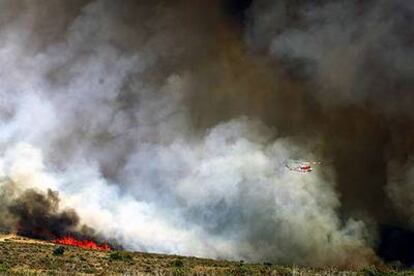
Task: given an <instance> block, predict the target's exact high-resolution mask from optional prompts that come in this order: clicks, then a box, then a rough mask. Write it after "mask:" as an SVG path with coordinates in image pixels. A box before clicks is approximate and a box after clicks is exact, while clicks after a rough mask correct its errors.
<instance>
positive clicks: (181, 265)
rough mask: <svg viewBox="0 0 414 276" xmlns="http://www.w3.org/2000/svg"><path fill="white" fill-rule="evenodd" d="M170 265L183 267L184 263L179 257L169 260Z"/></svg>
mask: <svg viewBox="0 0 414 276" xmlns="http://www.w3.org/2000/svg"><path fill="white" fill-rule="evenodd" d="M170 265H171V266H172V267H178V268H179V267H183V266H184V263H183V261H182V260H181V259H175V260H173V261H171V263H170Z"/></svg>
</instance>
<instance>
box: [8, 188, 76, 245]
mask: <svg viewBox="0 0 414 276" xmlns="http://www.w3.org/2000/svg"><path fill="white" fill-rule="evenodd" d="M9 212H10V214H11V215H12V216H14V217H16V218H18V220H17V227H16V228H17V229H16V230H17V233H18V234H20V235H24V236H27V237H33V238H46V239H50V238H55V237H61V236H64V235H67V234H69V233H70V231H74V228H75V227H76V225H77V224H78V222H79V218H78V216H77V215H76V213H75V211H73V210H64V211H59V197H58V195H57V194H56V193H54V192H52V191H51V190H49V191H48V192H47V194H46V195H43V194H41V193H38V192H36V191H34V190H26V191H25V192H24V193H23V194H22V195H21V196H20V197H19V198H17V199H16V200H15V201H14V202H12V203H11V204H10V206H9Z"/></svg>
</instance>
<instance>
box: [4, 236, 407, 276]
mask: <svg viewBox="0 0 414 276" xmlns="http://www.w3.org/2000/svg"><path fill="white" fill-rule="evenodd" d="M57 247H58V246H57V245H54V244H51V243H47V242H41V241H35V240H30V239H25V238H21V237H16V236H7V237H5V236H3V237H0V274H1V275H7V274H9V275H391V274H394V275H397V274H400V275H414V273H411V272H410V271H404V272H402V271H401V272H397V271H394V270H390V269H386V270H384V269H383V270H382V271H378V270H377V269H375V268H366V269H364V270H361V271H340V270H337V269H335V268H327V269H323V270H322V269H312V268H299V267H287V266H277V265H272V264H268V263H266V264H246V263H243V262H230V261H218V260H210V259H200V258H193V257H179V256H172V255H162V254H147V253H139V252H135V253H130V252H125V251H112V252H103V251H94V250H84V249H81V248H77V247H71V246H65V247H64V253H63V254H62V255H54V254H53V251H54V250H55V249H56V248H57Z"/></svg>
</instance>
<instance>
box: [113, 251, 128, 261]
mask: <svg viewBox="0 0 414 276" xmlns="http://www.w3.org/2000/svg"><path fill="white" fill-rule="evenodd" d="M109 259H110V260H111V261H132V255H131V254H130V253H128V252H125V251H114V252H111V253H110V254H109Z"/></svg>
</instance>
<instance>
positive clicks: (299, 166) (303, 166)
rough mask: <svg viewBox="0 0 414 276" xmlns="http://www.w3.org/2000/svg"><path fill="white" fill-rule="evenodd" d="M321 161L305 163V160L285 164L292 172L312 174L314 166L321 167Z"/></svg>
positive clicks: (289, 161)
mask: <svg viewBox="0 0 414 276" xmlns="http://www.w3.org/2000/svg"><path fill="white" fill-rule="evenodd" d="M321 164H322V162H320V161H304V160H288V161H286V162H285V167H286V168H287V169H289V170H290V171H295V172H299V173H311V172H312V171H313V166H317V165H321Z"/></svg>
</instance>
